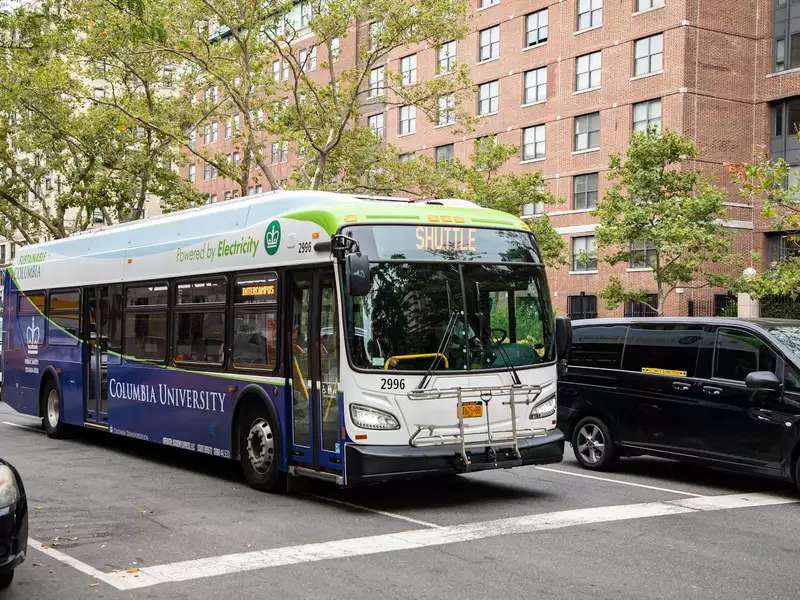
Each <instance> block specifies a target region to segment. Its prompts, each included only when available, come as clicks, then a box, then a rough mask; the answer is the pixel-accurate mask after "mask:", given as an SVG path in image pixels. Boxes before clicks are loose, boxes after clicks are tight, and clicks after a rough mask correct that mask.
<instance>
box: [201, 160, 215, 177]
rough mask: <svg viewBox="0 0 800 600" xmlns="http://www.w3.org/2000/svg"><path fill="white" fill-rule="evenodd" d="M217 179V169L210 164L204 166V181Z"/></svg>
mask: <svg viewBox="0 0 800 600" xmlns="http://www.w3.org/2000/svg"><path fill="white" fill-rule="evenodd" d="M216 178H217V168H216V167H215V166H214V165H212V164H209V163H204V164H203V179H204V180H205V181H211V180H212V179H216Z"/></svg>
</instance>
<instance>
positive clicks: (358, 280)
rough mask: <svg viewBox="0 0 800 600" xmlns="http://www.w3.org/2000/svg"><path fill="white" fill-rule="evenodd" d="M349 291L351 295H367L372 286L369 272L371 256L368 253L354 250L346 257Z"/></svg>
mask: <svg viewBox="0 0 800 600" xmlns="http://www.w3.org/2000/svg"><path fill="white" fill-rule="evenodd" d="M345 274H346V275H347V291H348V292H349V293H350V295H351V296H366V295H367V294H369V290H370V288H371V287H372V279H371V277H370V272H369V258H368V257H367V255H366V254H361V253H360V252H354V253H353V254H348V255H347V258H345Z"/></svg>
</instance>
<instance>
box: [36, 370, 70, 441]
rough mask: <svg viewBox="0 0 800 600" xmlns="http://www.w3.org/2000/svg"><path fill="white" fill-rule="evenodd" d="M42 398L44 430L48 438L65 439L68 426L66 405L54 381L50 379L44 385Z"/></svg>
mask: <svg viewBox="0 0 800 600" xmlns="http://www.w3.org/2000/svg"><path fill="white" fill-rule="evenodd" d="M42 398H43V399H44V403H43V405H42V414H43V415H44V417H43V418H42V420H43V421H44V430H45V433H47V436H48V437H51V438H56V439H58V438H63V437H64V436H65V435H66V429H67V426H66V425H65V424H64V405H63V403H62V402H61V394H59V393H58V387H57V386H56V384H55V382H54V381H53V380H52V379H48V380H47V382H46V383H45V384H44V389H43V394H42Z"/></svg>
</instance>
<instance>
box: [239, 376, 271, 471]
mask: <svg viewBox="0 0 800 600" xmlns="http://www.w3.org/2000/svg"><path fill="white" fill-rule="evenodd" d="M254 403H260V404H261V405H262V406H264V407H265V408H266V409H267V410H270V406H269V404H270V403H269V402H268V400H267V399H266V398H264V397H263V396H262V395H261V394H259V393H258V392H256V391H255V390H249V391H248V390H246V391H245V392H244V393H243V394H242V395H241V397H240V398H239V401H238V402H237V403H236V408H235V409H234V411H233V427H232V428H231V458H232V459H234V460H239V458H241V457H240V454H239V451H240V448H239V437H240V436H239V417H240V416H241V414H242V411H243V410H244V407H246V406H249V405H252V404H254Z"/></svg>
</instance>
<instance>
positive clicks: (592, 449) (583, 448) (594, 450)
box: [578, 423, 606, 464]
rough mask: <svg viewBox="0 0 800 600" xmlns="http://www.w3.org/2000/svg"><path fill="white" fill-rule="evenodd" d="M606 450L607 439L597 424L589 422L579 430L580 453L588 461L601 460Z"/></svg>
mask: <svg viewBox="0 0 800 600" xmlns="http://www.w3.org/2000/svg"><path fill="white" fill-rule="evenodd" d="M605 451H606V440H605V438H604V437H603V432H602V431H600V428H599V427H598V426H597V425H593V424H592V423H587V424H586V425H584V426H583V427H581V430H580V431H579V432H578V454H580V455H581V458H583V459H584V460H585V461H586V462H587V463H590V464H595V463H598V462H600V460H602V458H603V454H605Z"/></svg>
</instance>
